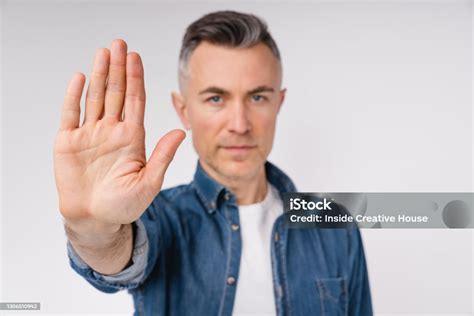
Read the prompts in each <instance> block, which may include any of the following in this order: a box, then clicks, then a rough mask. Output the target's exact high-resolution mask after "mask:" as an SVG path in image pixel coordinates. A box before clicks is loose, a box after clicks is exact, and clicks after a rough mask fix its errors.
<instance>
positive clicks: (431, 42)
mask: <svg viewBox="0 0 474 316" xmlns="http://www.w3.org/2000/svg"><path fill="white" fill-rule="evenodd" d="M38 2H39V1H36V2H35V1H20V2H19V1H8V2H5V1H3V2H2V26H1V27H2V39H1V44H2V51H1V56H2V57H3V59H2V84H1V90H0V93H1V96H2V107H1V114H2V117H1V131H0V132H1V136H2V138H1V150H2V155H1V162H2V164H1V166H2V169H1V179H2V183H1V185H2V187H1V189H2V190H1V192H2V197H1V202H2V204H1V206H2V212H1V217H0V223H1V226H0V229H1V241H2V243H0V244H1V247H2V248H1V249H0V250H1V252H0V255H1V257H0V259H1V260H0V264H1V266H0V267H1V275H0V284H1V287H0V291H1V292H0V301H3V302H8V301H24V302H35V301H37V302H41V304H42V311H43V312H44V313H62V314H63V313H65V312H82V313H102V312H104V313H105V312H111V313H127V314H130V313H132V311H133V305H132V300H131V297H130V296H128V294H127V293H126V292H122V293H119V294H114V295H110V294H104V293H101V292H99V291H97V290H95V289H94V288H93V287H92V286H90V285H89V284H88V283H86V282H85V281H84V280H82V279H81V278H80V277H79V276H78V275H77V274H76V273H75V272H73V270H72V269H71V268H70V267H69V265H68V260H67V255H66V246H65V243H66V239H65V235H64V232H63V228H62V220H61V217H60V214H59V211H58V208H57V196H56V191H55V184H54V177H53V168H52V166H53V164H52V151H53V142H54V137H55V134H56V131H57V128H58V123H59V115H60V109H61V105H62V98H63V95H64V91H65V88H66V84H67V82H68V81H69V79H70V77H71V75H72V74H73V73H74V72H75V71H82V72H84V73H85V74H86V75H88V73H89V72H90V69H91V65H92V59H93V55H94V52H95V50H96V49H97V48H98V47H103V46H108V45H109V44H110V41H111V40H112V39H114V38H117V37H120V38H124V39H125V40H127V42H128V44H129V48H130V49H131V50H135V51H138V52H139V53H140V54H141V55H142V58H143V60H144V64H145V73H146V87H147V99H148V103H147V110H146V111H147V112H146V120H145V124H146V129H147V148H148V155H149V154H150V152H151V149H152V148H153V147H154V145H155V144H156V142H157V140H158V139H159V137H160V136H161V135H163V134H164V133H165V132H166V131H168V130H170V129H172V128H175V127H180V124H179V121H178V119H177V116H176V115H175V113H174V111H173V109H172V106H171V101H170V91H172V90H176V89H177V76H176V68H177V57H178V52H179V47H180V44H181V38H182V35H183V33H184V30H185V28H186V26H187V25H188V24H189V23H191V22H192V21H194V20H195V19H197V18H198V17H200V16H201V15H203V14H205V13H208V12H210V11H214V10H218V9H236V10H241V11H246V12H252V13H255V14H257V15H259V16H261V17H263V18H264V19H265V20H266V21H267V22H268V24H269V26H270V30H271V32H272V34H273V36H274V37H275V39H276V41H277V43H278V45H279V47H280V50H281V53H282V58H283V65H284V86H285V87H287V89H288V92H287V98H286V101H285V104H284V107H283V109H282V111H281V112H280V116H279V119H278V128H277V135H276V138H275V144H274V149H273V152H272V154H271V156H270V158H269V160H270V161H272V162H274V163H276V164H277V165H278V166H280V167H281V168H282V169H283V170H285V171H286V172H287V173H288V174H289V175H290V176H291V177H292V178H293V180H294V181H295V183H296V184H297V186H298V189H299V190H300V191H316V192H317V191H332V192H338V191H339V192H342V191H348V192H363V191H370V192H377V191H378V192H390V191H398V192H443V191H472V189H473V187H472V178H473V170H472V157H473V156H472V155H473V151H472V140H473V138H472V137H473V134H472V132H473V131H472V120H473V115H472V47H471V44H472V3H471V1H419V2H411V1H385V2H381V1H378V2H376V1H364V2H357V1H348V2H341V1H337V2H312V3H310V2H294V3H288V2H286V3H285V2H279V3H270V2H267V1H260V2H239V3H235V2H233V3H232V4H230V3H228V4H225V3H221V2H220V3H217V2H207V3H201V2H195V1H194V2H186V3H184V2H179V3H174V2H154V3H152V2H145V1H138V2H137V1H135V2H134V3H133V4H132V3H131V2H130V3H127V2H120V3H119V4H117V3H118V2H112V1H102V2H100V1H48V2H47V1H42V2H41V3H38ZM189 140H190V137H188V138H187V140H186V141H185V143H184V145H182V146H181V147H180V149H179V151H178V153H177V155H176V158H175V161H174V162H173V163H172V165H171V167H170V169H169V172H168V173H167V177H166V180H165V187H170V186H174V185H176V184H180V183H183V182H188V181H190V180H191V177H192V175H193V173H194V168H195V166H196V159H197V157H196V155H195V153H194V151H193V148H192V145H191V143H190V142H189ZM362 233H363V238H364V241H365V251H366V255H367V259H368V269H369V277H370V281H371V287H372V296H373V303H374V310H375V312H376V314H392V313H411V314H432V313H435V312H436V313H445V314H447V313H464V314H466V315H471V314H472V312H473V311H474V306H473V304H474V303H473V280H474V279H473V270H472V266H473V260H474V258H473V232H472V230H447V229H446V230H445V229H437V230H435V229H434V230H402V229H394V230H383V229H382V230H363V232H362ZM12 314H13V313H12ZM16 314H17V313H15V315H16ZM28 315H30V313H28Z"/></svg>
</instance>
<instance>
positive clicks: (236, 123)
mask: <svg viewBox="0 0 474 316" xmlns="http://www.w3.org/2000/svg"><path fill="white" fill-rule="evenodd" d="M248 111H249V110H248V108H247V107H246V106H245V103H244V102H236V103H235V104H233V106H232V110H231V111H230V113H229V116H230V117H229V131H230V132H234V133H237V134H245V133H247V132H249V131H250V121H249V119H248V115H249V113H248Z"/></svg>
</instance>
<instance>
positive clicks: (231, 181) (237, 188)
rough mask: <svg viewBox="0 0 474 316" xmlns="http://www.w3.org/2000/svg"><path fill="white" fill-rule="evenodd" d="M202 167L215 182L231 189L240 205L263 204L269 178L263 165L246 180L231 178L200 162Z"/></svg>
mask: <svg viewBox="0 0 474 316" xmlns="http://www.w3.org/2000/svg"><path fill="white" fill-rule="evenodd" d="M200 164H201V167H202V168H203V169H204V171H206V172H207V174H209V176H211V178H213V179H214V180H216V181H217V182H219V183H220V184H222V185H223V186H225V187H226V188H228V189H230V190H231V191H232V192H233V193H234V194H235V197H236V199H237V204H238V205H246V204H254V203H259V202H262V201H263V200H264V199H265V196H266V194H267V190H268V188H267V178H266V174H265V167H264V165H262V166H261V167H260V168H259V169H258V171H257V172H256V173H255V175H253V176H251V177H248V178H247V177H246V178H229V177H226V176H225V175H222V174H221V173H219V172H217V171H216V170H214V169H213V168H212V167H210V166H208V165H207V164H206V163H203V162H202V161H200Z"/></svg>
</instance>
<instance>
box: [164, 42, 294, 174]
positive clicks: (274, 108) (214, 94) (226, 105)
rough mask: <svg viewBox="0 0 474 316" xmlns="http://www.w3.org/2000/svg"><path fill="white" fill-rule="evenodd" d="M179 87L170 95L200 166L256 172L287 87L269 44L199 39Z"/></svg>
mask: <svg viewBox="0 0 474 316" xmlns="http://www.w3.org/2000/svg"><path fill="white" fill-rule="evenodd" d="M183 90H184V91H182V96H179V95H176V94H174V95H173V101H174V104H175V107H176V109H177V111H178V114H179V115H180V118H181V120H182V122H183V123H184V125H185V127H186V128H188V129H191V131H192V137H193V144H194V148H195V149H196V152H197V153H198V156H199V158H200V160H201V163H202V164H204V167H205V168H206V167H208V168H210V169H212V170H213V171H214V172H217V173H218V174H219V175H220V176H223V177H225V178H227V179H232V180H242V179H249V178H251V177H253V176H255V175H256V174H257V172H258V171H259V170H260V168H261V167H262V166H263V165H264V163H265V161H266V159H267V156H268V155H269V153H270V151H271V148H272V144H273V137H274V133H275V124H276V117H277V114H278V111H279V109H280V106H281V104H282V102H283V98H284V93H285V91H284V90H281V67H280V64H279V61H278V60H277V59H276V58H275V57H274V56H273V54H272V52H271V50H270V49H269V48H268V47H267V46H266V45H264V44H258V45H256V46H254V47H251V48H229V47H224V46H217V45H213V44H210V43H208V42H202V43H201V44H199V46H198V47H197V48H196V49H195V50H194V52H193V53H192V55H191V57H190V59H189V63H188V72H187V77H186V79H185V80H184V85H183ZM208 168H206V169H208Z"/></svg>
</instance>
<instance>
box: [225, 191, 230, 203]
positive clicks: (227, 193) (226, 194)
mask: <svg viewBox="0 0 474 316" xmlns="http://www.w3.org/2000/svg"><path fill="white" fill-rule="evenodd" d="M224 199H225V200H226V201H229V200H230V193H229V192H226V193H225V194H224Z"/></svg>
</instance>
